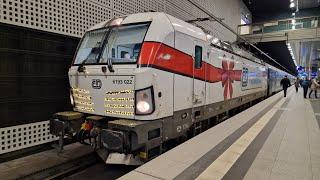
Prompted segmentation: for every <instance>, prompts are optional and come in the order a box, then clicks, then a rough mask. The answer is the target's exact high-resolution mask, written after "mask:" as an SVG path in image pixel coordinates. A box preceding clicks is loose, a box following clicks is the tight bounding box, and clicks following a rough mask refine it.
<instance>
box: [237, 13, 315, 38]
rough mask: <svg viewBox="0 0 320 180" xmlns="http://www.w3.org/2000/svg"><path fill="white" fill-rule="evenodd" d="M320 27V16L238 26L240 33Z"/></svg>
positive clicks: (261, 32)
mask: <svg viewBox="0 0 320 180" xmlns="http://www.w3.org/2000/svg"><path fill="white" fill-rule="evenodd" d="M318 27H320V16H312V17H303V18H291V19H281V20H275V21H267V22H262V23H253V24H243V25H239V26H238V34H240V35H250V34H263V33H274V32H283V31H292V30H296V29H311V28H318Z"/></svg>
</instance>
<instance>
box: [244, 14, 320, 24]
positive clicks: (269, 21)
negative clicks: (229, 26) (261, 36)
mask: <svg viewBox="0 0 320 180" xmlns="http://www.w3.org/2000/svg"><path fill="white" fill-rule="evenodd" d="M307 18H320V16H304V17H296V18H286V19H274V20H268V21H263V22H257V23H250V24H240V25H238V27H240V26H249V25H258V24H265V23H272V22H276V21H289V20H293V19H295V20H299V19H307Z"/></svg>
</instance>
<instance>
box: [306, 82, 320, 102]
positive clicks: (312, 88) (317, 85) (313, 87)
mask: <svg viewBox="0 0 320 180" xmlns="http://www.w3.org/2000/svg"><path fill="white" fill-rule="evenodd" d="M319 87H320V85H319V84H318V82H317V79H316V78H313V79H312V80H311V87H310V89H311V91H310V92H309V98H311V94H312V92H313V91H314V96H315V98H316V99H317V98H318V97H317V89H318V88H319Z"/></svg>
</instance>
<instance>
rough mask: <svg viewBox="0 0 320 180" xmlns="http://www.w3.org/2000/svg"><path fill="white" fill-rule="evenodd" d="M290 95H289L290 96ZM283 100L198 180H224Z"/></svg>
mask: <svg viewBox="0 0 320 180" xmlns="http://www.w3.org/2000/svg"><path fill="white" fill-rule="evenodd" d="M288 95H289V94H288ZM285 100H286V98H282V99H281V100H280V101H279V102H278V103H277V104H276V105H275V106H274V107H273V108H272V109H271V110H269V111H268V112H267V113H266V114H265V115H263V116H262V117H261V118H260V119H259V120H258V121H257V122H256V123H255V124H254V125H253V126H252V127H251V128H249V130H248V131H247V132H245V133H244V134H243V135H242V136H241V137H240V138H239V139H238V140H237V141H235V142H234V143H233V144H232V145H231V146H230V147H229V148H228V149H227V150H226V151H225V152H224V153H223V154H221V155H220V156H219V157H218V158H217V159H216V160H215V161H214V162H213V163H212V164H211V165H210V166H209V167H208V168H207V169H206V170H205V171H203V172H202V173H201V174H200V175H199V176H198V177H197V179H198V180H206V179H210V180H212V179H222V178H223V176H224V175H225V174H226V173H227V172H228V171H229V169H230V168H231V167H232V165H233V164H234V163H235V162H236V161H237V159H238V158H239V157H240V156H241V154H242V153H243V152H244V151H245V150H246V149H247V147H248V146H249V145H250V143H251V142H252V141H253V140H254V139H255V138H256V136H257V135H258V134H259V133H260V132H261V130H262V129H263V128H264V127H265V125H266V124H267V123H268V122H269V121H270V120H271V118H272V117H273V116H274V114H275V113H276V112H277V110H278V109H279V108H280V107H281V106H282V104H283V103H284V102H285Z"/></svg>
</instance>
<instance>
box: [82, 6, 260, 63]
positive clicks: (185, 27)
mask: <svg viewBox="0 0 320 180" xmlns="http://www.w3.org/2000/svg"><path fill="white" fill-rule="evenodd" d="M164 18H166V19H167V20H169V21H170V23H171V25H172V27H173V28H174V30H175V31H179V32H182V33H184V34H187V35H190V36H192V37H195V38H197V39H200V40H203V41H207V42H208V43H209V44H210V43H211V41H212V39H213V37H212V36H211V35H208V34H206V33H205V32H204V31H203V30H202V29H201V28H199V27H196V26H194V25H192V24H190V23H187V22H185V21H183V20H180V19H178V18H175V17H173V16H171V15H169V14H166V13H164V12H145V13H136V14H130V15H128V16H123V17H119V18H114V19H111V20H107V21H103V22H101V23H99V24H96V25H94V26H93V27H91V28H90V29H89V30H88V31H91V30H94V29H100V28H103V27H106V26H108V25H109V23H110V22H112V21H115V20H117V19H121V21H119V22H120V23H119V25H120V24H121V25H124V24H133V23H140V22H151V21H161V20H163V19H164ZM215 46H216V47H217V46H220V47H221V48H222V49H225V50H226V51H229V52H230V51H232V52H233V53H236V54H238V55H240V56H242V57H245V58H247V59H250V60H252V61H255V62H260V59H259V58H257V57H255V56H254V55H252V54H251V53H250V52H248V51H245V50H243V49H240V48H236V47H234V46H233V47H232V49H230V48H224V46H222V45H217V44H216V45H215Z"/></svg>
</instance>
